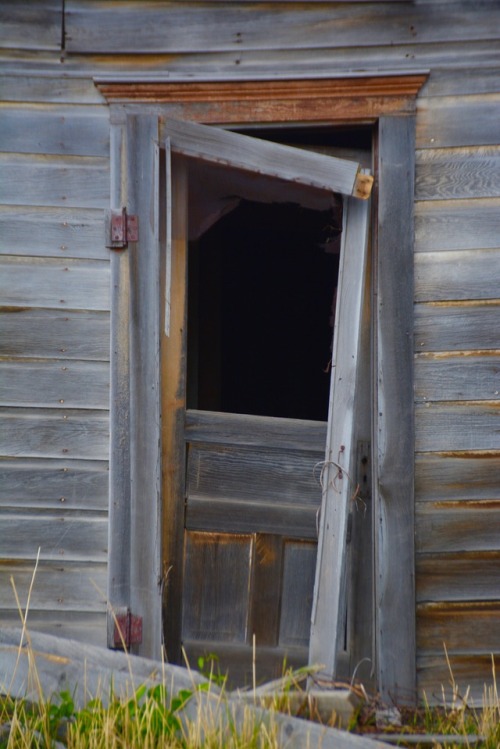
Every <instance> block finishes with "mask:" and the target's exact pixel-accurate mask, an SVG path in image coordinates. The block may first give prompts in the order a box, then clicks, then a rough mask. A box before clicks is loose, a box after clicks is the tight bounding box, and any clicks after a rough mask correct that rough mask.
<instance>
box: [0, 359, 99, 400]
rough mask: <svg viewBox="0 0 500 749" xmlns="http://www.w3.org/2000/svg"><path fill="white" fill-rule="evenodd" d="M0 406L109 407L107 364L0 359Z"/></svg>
mask: <svg viewBox="0 0 500 749" xmlns="http://www.w3.org/2000/svg"><path fill="white" fill-rule="evenodd" d="M0 405H2V406H25V407H32V406H38V407H39V408H90V409H94V410H97V409H104V410H108V409H109V364H108V363H107V362H83V361H80V362H78V361H70V360H66V359H61V360H59V361H49V362H47V361H26V360H22V359H21V360H19V359H18V360H12V359H10V360H1V359H0Z"/></svg>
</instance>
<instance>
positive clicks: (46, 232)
mask: <svg viewBox="0 0 500 749" xmlns="http://www.w3.org/2000/svg"><path fill="white" fill-rule="evenodd" d="M103 222H104V214H103V211H102V210H100V209H76V208H47V207H46V208H37V207H33V208H27V207H26V206H0V233H1V236H2V245H1V247H0V254H2V255H30V256H31V257H35V256H42V257H59V258H66V257H76V258H78V257H80V258H95V259H97V260H109V257H110V251H109V250H108V249H107V248H106V247H105V246H104V231H103Z"/></svg>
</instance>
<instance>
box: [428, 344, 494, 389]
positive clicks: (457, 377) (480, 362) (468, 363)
mask: <svg viewBox="0 0 500 749" xmlns="http://www.w3.org/2000/svg"><path fill="white" fill-rule="evenodd" d="M499 395H500V351H483V352H479V351H470V352H463V351H460V352H452V353H450V352H446V353H435V354H434V353H429V354H417V355H416V357H415V397H416V400H417V401H459V400H490V399H494V398H495V397H498V396H499Z"/></svg>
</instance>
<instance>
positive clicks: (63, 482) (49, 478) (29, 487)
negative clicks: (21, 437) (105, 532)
mask: <svg viewBox="0 0 500 749" xmlns="http://www.w3.org/2000/svg"><path fill="white" fill-rule="evenodd" d="M108 481H109V476H108V464H107V461H91V460H80V461H78V460H45V459H28V458H13V459H12V458H2V459H1V460H0V505H1V506H2V507H11V508H12V507H18V508H19V509H21V508H32V509H33V510H35V509H42V510H43V509H49V510H50V509H52V510H55V509H58V510H59V509H68V510H89V511H93V510H96V511H103V512H104V511H106V510H107V507H108Z"/></svg>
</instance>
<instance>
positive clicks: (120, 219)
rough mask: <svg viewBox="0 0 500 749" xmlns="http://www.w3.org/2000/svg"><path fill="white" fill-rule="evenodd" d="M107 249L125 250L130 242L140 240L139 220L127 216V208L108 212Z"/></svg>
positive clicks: (136, 217) (135, 217) (106, 228)
mask: <svg viewBox="0 0 500 749" xmlns="http://www.w3.org/2000/svg"><path fill="white" fill-rule="evenodd" d="M105 232H106V247H109V249H110V250H123V249H125V247H127V246H128V243H129V242H137V241H138V240H139V218H138V216H134V215H131V216H129V215H128V214H127V209H126V208H120V209H118V210H115V211H113V210H111V211H106V227H105Z"/></svg>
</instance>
